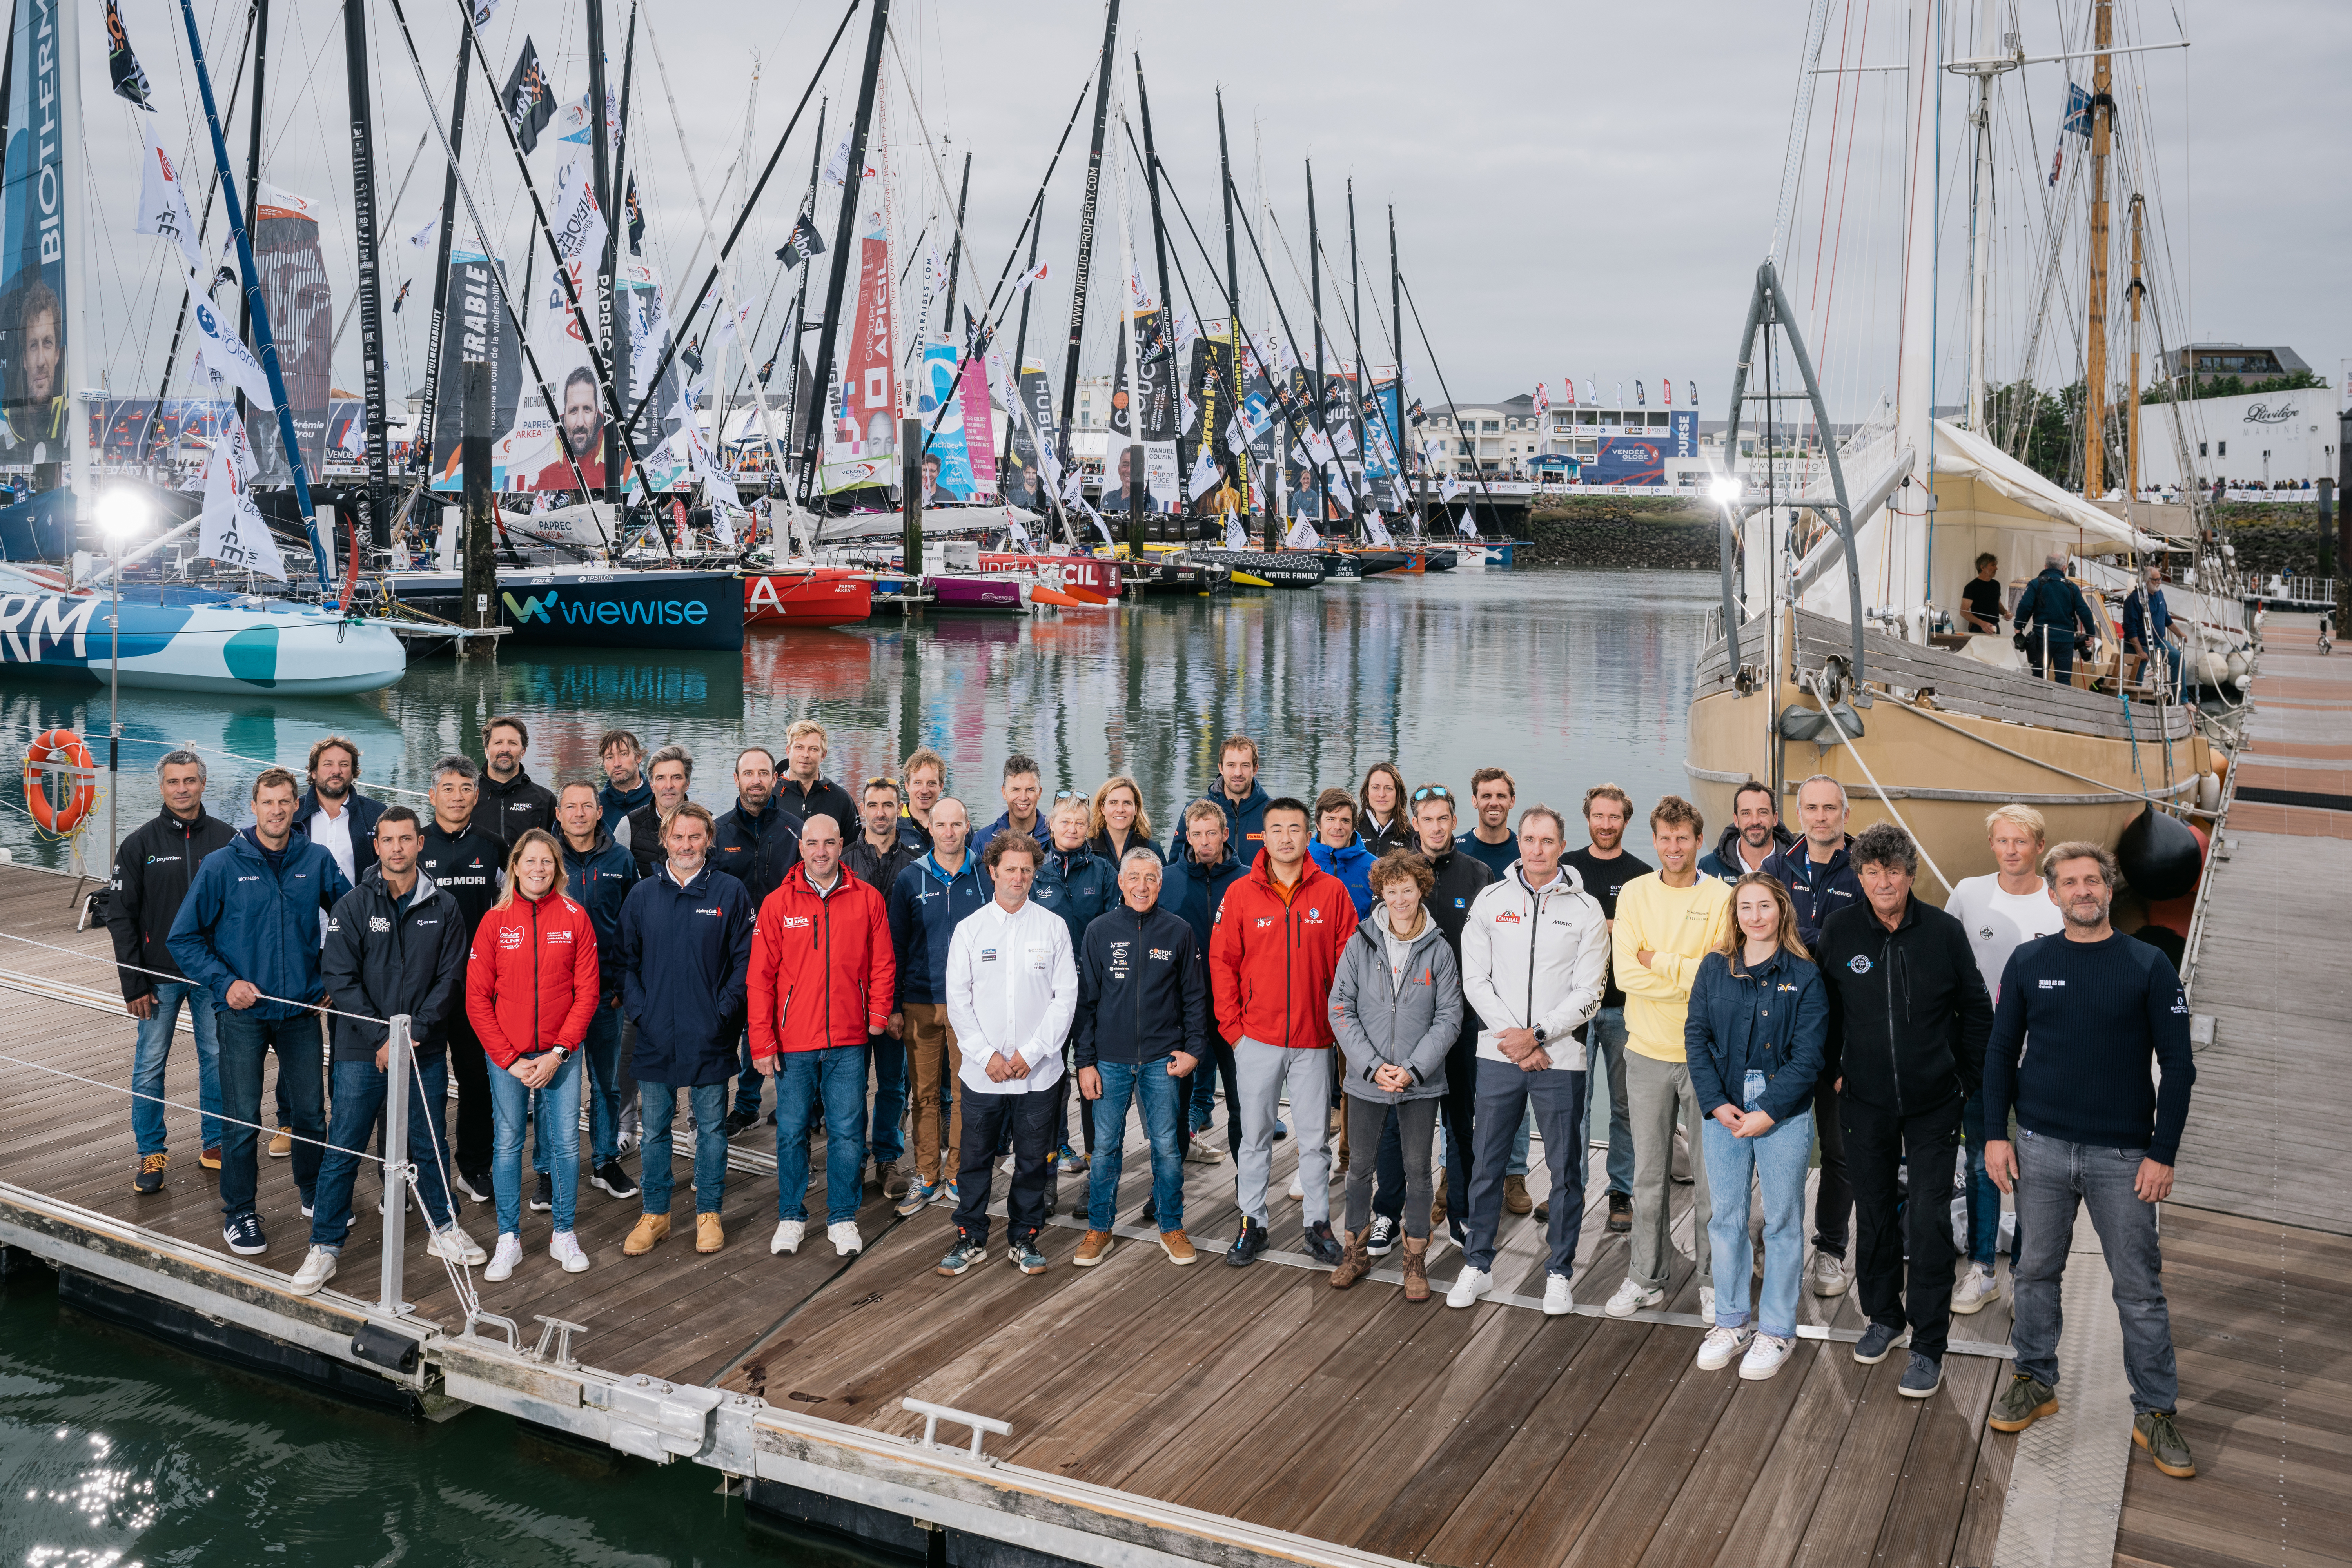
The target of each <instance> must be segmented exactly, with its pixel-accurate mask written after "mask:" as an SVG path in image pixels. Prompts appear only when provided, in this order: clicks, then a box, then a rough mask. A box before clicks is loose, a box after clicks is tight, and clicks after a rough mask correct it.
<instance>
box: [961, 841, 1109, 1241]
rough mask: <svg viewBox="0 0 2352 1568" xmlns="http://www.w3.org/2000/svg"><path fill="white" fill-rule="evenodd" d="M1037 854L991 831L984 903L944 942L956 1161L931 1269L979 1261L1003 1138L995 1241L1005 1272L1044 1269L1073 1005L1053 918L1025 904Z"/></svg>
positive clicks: (1028, 844)
mask: <svg viewBox="0 0 2352 1568" xmlns="http://www.w3.org/2000/svg"><path fill="white" fill-rule="evenodd" d="M1042 855H1043V851H1042V850H1041V849H1040V848H1039V847H1038V845H1037V841H1036V840H1035V839H1034V838H1032V837H1030V836H1029V835H1027V834H1026V833H1022V832H1018V831H1013V832H1002V833H999V834H998V835H997V836H996V837H994V838H992V839H991V840H990V841H989V843H988V847H986V848H985V849H983V850H982V852H981V862H982V865H984V866H986V867H987V868H988V874H989V877H990V879H991V880H992V881H993V883H994V884H995V888H996V896H995V897H994V899H993V900H991V901H990V902H989V903H987V904H986V905H984V906H982V908H981V909H979V910H975V911H973V912H972V913H971V914H969V915H967V916H965V917H964V919H963V920H962V921H961V922H960V923H959V924H958V925H957V926H956V928H955V935H954V937H953V938H952V939H951V940H950V942H949V943H948V965H947V983H948V984H947V990H948V1025H949V1026H950V1028H951V1029H952V1030H953V1031H954V1035H955V1038H956V1040H957V1041H958V1042H959V1043H960V1044H961V1046H962V1047H963V1067H962V1070H961V1072H960V1073H959V1074H958V1076H957V1081H956V1091H957V1092H958V1093H959V1094H961V1095H963V1096H965V1097H966V1098H965V1100H964V1107H963V1145H962V1148H963V1160H962V1168H961V1170H960V1171H958V1172H957V1173H956V1199H957V1201H956V1212H955V1223H956V1242H955V1245H954V1246H953V1247H950V1248H949V1249H948V1255H947V1256H946V1257H945V1258H940V1263H939V1272H940V1273H941V1274H950V1275H953V1274H961V1273H962V1272H963V1271H964V1270H966V1269H967V1268H971V1266H972V1265H973V1264H975V1263H978V1262H979V1261H981V1259H982V1258H986V1257H987V1256H988V1196H989V1177H990V1174H991V1167H992V1165H993V1163H995V1159H996V1150H997V1146H998V1144H999V1142H1000V1141H1001V1140H1002V1139H1003V1136H1004V1131H1005V1129H1006V1128H1007V1127H1008V1126H1010V1127H1011V1129H1012V1132H1013V1187H1012V1191H1011V1192H1010V1193H1009V1194H1007V1199H1006V1204H1005V1226H1004V1228H1005V1234H1006V1237H1007V1239H1008V1240H1010V1241H1011V1243H1012V1256H1013V1267H1014V1268H1018V1269H1020V1270H1021V1272H1022V1273H1024V1274H1043V1273H1044V1272H1045V1254H1044V1253H1042V1252H1040V1251H1038V1250H1037V1232H1038V1231H1039V1230H1040V1229H1042V1228H1044V1226H1045V1172H1046V1158H1047V1156H1048V1155H1049V1154H1050V1153H1051V1152H1052V1151H1053V1148H1054V1145H1055V1142H1057V1141H1058V1133H1057V1131H1056V1130H1055V1125H1054V1109H1055V1099H1054V1092H1053V1091H1054V1084H1055V1080H1057V1079H1060V1078H1061V1076H1062V1042H1063V1041H1064V1040H1065V1039H1066V1038H1067V1037H1068V1036H1069V1033H1070V1018H1071V1016H1072V1015H1073V1014H1074V1013H1076V1011H1077V1005H1078V968H1077V963H1076V960H1075V959H1074V958H1073V957H1072V955H1071V952H1070V931H1069V927H1068V926H1067V925H1066V924H1065V923H1064V922H1063V921H1062V917H1061V916H1059V915H1057V914H1055V913H1053V912H1052V911H1051V910H1046V909H1045V908H1043V907H1041V906H1039V905H1037V904H1033V903H1031V902H1030V901H1029V887H1030V884H1031V883H1032V882H1034V880H1035V879H1036V877H1037V862H1038V860H1039V859H1040V858H1042Z"/></svg>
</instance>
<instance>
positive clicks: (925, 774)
mask: <svg viewBox="0 0 2352 1568" xmlns="http://www.w3.org/2000/svg"><path fill="white" fill-rule="evenodd" d="M898 782H899V784H901V785H903V786H904V787H905V789H906V792H907V804H906V805H903V806H901V807H899V809H898V815H899V816H903V817H905V818H906V819H907V820H908V822H909V823H910V824H912V826H914V829H915V831H916V832H918V833H919V834H921V835H922V836H923V847H924V848H926V849H929V847H931V807H933V806H935V805H939V803H940V796H941V795H945V794H947V792H948V763H947V759H946V758H945V757H942V756H940V754H939V753H938V752H935V751H933V750H931V749H930V748H929V746H918V747H916V748H915V749H914V750H913V751H911V752H908V753H907V760H906V761H905V762H904V763H900V764H899V765H898ZM885 890H886V891H887V889H885Z"/></svg>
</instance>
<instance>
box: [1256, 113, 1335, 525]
mask: <svg viewBox="0 0 2352 1568" xmlns="http://www.w3.org/2000/svg"><path fill="white" fill-rule="evenodd" d="M1266 286H1267V287H1268V288H1272V287H1273V280H1272V279H1267V283H1266ZM1307 311H1308V314H1309V315H1310V316H1311V317H1312V318H1313V319H1312V320H1311V321H1308V322H1307V330H1308V331H1311V332H1313V333H1314V334H1315V374H1314V376H1313V377H1312V379H1310V380H1309V381H1308V382H1307V396H1308V398H1310V399H1311V400H1312V410H1311V412H1310V413H1309V414H1308V416H1307V427H1308V428H1310V429H1316V428H1325V429H1328V426H1329V424H1330V421H1329V420H1328V419H1326V418H1325V417H1324V409H1323V241H1322V238H1321V237H1320V236H1319V235H1318V232H1317V230H1316V227H1315V160H1314V159H1312V158H1309V159H1308V160H1307ZM1329 494H1330V492H1329V489H1328V481H1327V480H1326V479H1325V478H1324V476H1323V465H1322V464H1320V463H1318V464H1316V465H1315V521H1317V522H1318V523H1319V522H1321V521H1323V519H1324V517H1325V515H1326V514H1327V513H1328V510H1329V508H1330V502H1329Z"/></svg>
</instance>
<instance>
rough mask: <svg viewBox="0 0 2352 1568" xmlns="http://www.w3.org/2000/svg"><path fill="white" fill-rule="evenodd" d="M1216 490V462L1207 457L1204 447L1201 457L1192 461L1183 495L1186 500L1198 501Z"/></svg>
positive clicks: (1214, 459)
mask: <svg viewBox="0 0 2352 1568" xmlns="http://www.w3.org/2000/svg"><path fill="white" fill-rule="evenodd" d="M1216 488H1217V460H1216V458H1213V457H1211V456H1210V455H1209V451H1208V448H1207V447H1202V449H1201V455H1200V456H1199V457H1198V458H1194V459H1193V462H1192V474H1191V476H1190V477H1189V478H1188V479H1186V480H1185V483H1184V489H1185V495H1186V498H1187V499H1188V500H1200V499H1201V498H1202V496H1204V495H1207V494H1208V493H1209V492H1210V491H1211V490H1213V489H1216Z"/></svg>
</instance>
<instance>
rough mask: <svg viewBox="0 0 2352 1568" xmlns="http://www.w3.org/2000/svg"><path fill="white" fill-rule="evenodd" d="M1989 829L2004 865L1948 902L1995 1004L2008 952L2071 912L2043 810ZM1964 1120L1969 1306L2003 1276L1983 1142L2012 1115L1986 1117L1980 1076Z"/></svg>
mask: <svg viewBox="0 0 2352 1568" xmlns="http://www.w3.org/2000/svg"><path fill="white" fill-rule="evenodd" d="M1985 831H1986V833H1987V835H1988V836H1989V837H1990V839H1991V842H1992V858H1993V864H1994V865H1996V866H1998V867H1999V868H2000V869H1999V870H1997V871H1995V872H1994V873H1993V874H1992V875H1990V876H1988V877H1966V878H1963V879H1961V880H1960V881H1959V882H1958V883H1956V884H1955V885H1954V886H1953V888H1952V896H1951V897H1950V898H1948V899H1947V900H1944V908H1945V909H1946V910H1949V911H1950V912H1951V914H1952V916H1953V917H1954V918H1955V919H1957V920H1958V921H1959V922H1960V924H1961V925H1962V926H1963V927H1965V928H1966V929H1967V931H1968V933H1969V952H1973V953H1975V954H1976V960H1977V973H1979V974H1980V975H1982V976H1983V977H1984V983H1985V989H1986V990H1987V991H1988V992H1990V993H1991V994H1992V1000H1993V1005H1994V1007H1995V1008H1996V1009H1998V1008H1999V1007H2000V973H2001V971H2002V970H2003V969H2005V968H2007V967H2008V965H2009V955H2010V954H2011V953H2012V952H2016V951H2017V950H2018V948H2019V947H2021V946H2022V945H2023V944H2024V943H2026V942H2031V941H2032V940H2033V939H2034V938H2035V937H2038V936H2054V935H2056V934H2057V933H2058V932H2059V931H2063V930H2064V929H2065V925H2066V917H2065V915H2064V914H2063V913H2062V912H2061V911H2060V910H2059V908H2058V904H2057V901H2056V900H2054V899H2053V898H2052V897H2051V896H2050V889H2049V888H2048V887H2047V885H2046V884H2044V883H2043V881H2042V872H2041V865H2042V837H2043V835H2044V834H2045V833H2047V832H2048V826H2047V824H2046V823H2045V821H2044V819H2043V817H2042V814H2041V813H2040V812H2038V811H2036V810H2034V809H2033V808H2032V806H2030V805H2004V806H2001V807H2000V808H1998V809H1997V810H1995V811H1994V812H1993V814H1992V815H1991V816H1988V817H1986V818H1985ZM1960 1126H1961V1130H1962V1131H1963V1132H1964V1133H1965V1134H1966V1136H1967V1138H1968V1141H1969V1267H1968V1269H1967V1271H1966V1272H1965V1273H1963V1274H1962V1275H1961V1276H1960V1279H1959V1282H1958V1284H1956V1285H1954V1286H1953V1287H1952V1310H1953V1311H1955V1312H1959V1313H1972V1312H1977V1311H1980V1310H1983V1309H1984V1307H1985V1306H1986V1305H1987V1304H1988V1303H1990V1302H1992V1301H1996V1300H2000V1281H1999V1280H1998V1279H1995V1278H1994V1274H1993V1254H1994V1252H1995V1250H1996V1249H1997V1248H1998V1247H1999V1245H2000V1190H1999V1189H1998V1188H1996V1187H1995V1186H1994V1185H1993V1182H1992V1177H1991V1175H1990V1173H1987V1172H1986V1170H1985V1145H1986V1144H1987V1143H1989V1142H1991V1141H1992V1140H1993V1139H1994V1138H1997V1137H2000V1135H2001V1134H2003V1133H2006V1132H2007V1131H2009V1123H2008V1122H2007V1121H2003V1122H2002V1123H2001V1124H2000V1126H1999V1127H1994V1126H1991V1125H1990V1123H1989V1122H1988V1121H1987V1120H1986V1117H1985V1089H1984V1086H1983V1085H1982V1084H1981V1083H1979V1085H1978V1086H1977V1091H1976V1092H1975V1093H1974V1094H1971V1095H1970V1096H1969V1102H1968V1104H1967V1106H1965V1107H1964V1108H1963V1109H1962V1110H1961V1112H1960ZM2011 1256H2012V1257H2014V1256H2015V1248H2014V1245H2013V1244H2012V1247H2011Z"/></svg>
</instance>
